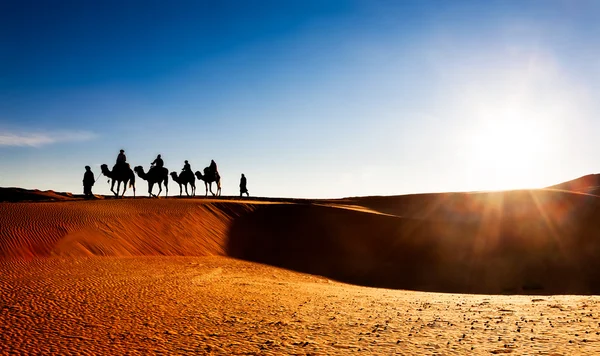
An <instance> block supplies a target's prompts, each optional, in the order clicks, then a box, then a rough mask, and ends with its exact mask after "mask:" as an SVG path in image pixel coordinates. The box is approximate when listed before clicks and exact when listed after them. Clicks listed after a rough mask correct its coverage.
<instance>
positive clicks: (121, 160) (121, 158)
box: [117, 150, 127, 164]
mask: <svg viewBox="0 0 600 356" xmlns="http://www.w3.org/2000/svg"><path fill="white" fill-rule="evenodd" d="M125 163H127V156H125V150H121V151H119V155H118V156H117V164H125Z"/></svg>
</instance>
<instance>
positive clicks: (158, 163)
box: [150, 155, 165, 168]
mask: <svg viewBox="0 0 600 356" xmlns="http://www.w3.org/2000/svg"><path fill="white" fill-rule="evenodd" d="M150 165H151V166H153V167H157V168H162V167H164V166H165V162H164V161H163V160H162V158H161V157H160V155H158V156H156V159H155V160H154V161H152V163H150Z"/></svg>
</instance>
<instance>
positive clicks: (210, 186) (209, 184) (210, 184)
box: [208, 182, 216, 197]
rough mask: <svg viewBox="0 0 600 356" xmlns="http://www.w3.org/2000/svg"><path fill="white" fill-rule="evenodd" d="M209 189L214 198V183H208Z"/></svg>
mask: <svg viewBox="0 0 600 356" xmlns="http://www.w3.org/2000/svg"><path fill="white" fill-rule="evenodd" d="M208 187H209V188H210V194H212V195H213V197H214V196H215V195H216V194H215V193H213V191H212V182H210V183H208Z"/></svg>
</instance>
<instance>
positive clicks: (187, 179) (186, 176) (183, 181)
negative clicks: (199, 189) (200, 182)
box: [171, 161, 196, 196]
mask: <svg viewBox="0 0 600 356" xmlns="http://www.w3.org/2000/svg"><path fill="white" fill-rule="evenodd" d="M186 162H187V161H186ZM171 178H172V179H173V181H175V183H177V184H179V196H182V194H183V193H182V186H184V187H185V194H186V195H187V196H189V195H190V193H188V188H187V185H188V183H189V184H190V186H191V187H192V196H194V195H196V177H194V173H193V172H192V171H183V172H181V174H180V175H179V176H177V172H171Z"/></svg>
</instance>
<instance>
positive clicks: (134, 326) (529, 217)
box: [0, 190, 600, 355]
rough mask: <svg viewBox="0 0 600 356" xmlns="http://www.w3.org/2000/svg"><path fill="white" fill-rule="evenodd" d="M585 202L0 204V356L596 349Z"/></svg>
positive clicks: (598, 245) (475, 196) (595, 286)
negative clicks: (17, 355) (37, 355)
mask: <svg viewBox="0 0 600 356" xmlns="http://www.w3.org/2000/svg"><path fill="white" fill-rule="evenodd" d="M54 194H56V195H57V196H62V195H60V194H57V193H54ZM24 196H25V195H24ZM30 196H31V195H27V196H26V197H25V198H23V199H24V200H34V199H31V198H30ZM49 198H50V199H54V196H53V195H52V196H50V197H49ZM599 199H600V198H599V197H596V196H593V195H587V194H578V193H570V192H566V191H558V190H533V191H512V192H491V193H444V194H421V195H408V196H398V197H364V198H347V199H339V200H319V201H310V200H293V199H288V200H286V199H272V200H270V199H261V200H232V199H230V200H228V199H216V200H210V199H173V198H169V199H105V200H93V201H83V200H79V199H77V197H68V196H67V197H66V199H63V200H67V201H55V202H47V201H46V202H16V203H8V202H7V203H0V329H2V330H0V354H9V353H11V352H22V353H27V352H28V353H61V354H65V353H89V354H99V353H112V354H122V353H127V352H130V353H134V354H137V353H140V354H145V353H155V352H167V353H174V354H183V353H189V354H222V355H228V354H340V355H342V354H348V353H354V352H364V353H366V354H385V355H387V354H395V353H400V354H466V353H474V354H490V353H492V354H494V353H496V354H498V353H514V354H540V353H541V354H546V355H547V354H552V353H555V354H564V355H567V354H597V353H598V345H597V344H596V342H598V341H600V336H599V334H598V333H599V332H600V328H599V326H600V321H599V320H598V318H599V316H600V306H599V304H598V302H599V301H600V298H599V297H596V296H555V295H554V296H550V295H552V294H581V295H589V294H598V293H599V292H600V273H599V271H600V258H598V256H600V240H598V238H597V236H600V223H598V222H600V204H599V203H600V201H599ZM4 200H11V199H4ZM12 200H18V199H12ZM228 256H229V257H228ZM231 257H235V258H236V259H233V258H231ZM243 260H246V261H243ZM257 262H258V263H257ZM278 267H283V268H284V269H282V268H278ZM294 271H296V272H294ZM300 272H306V273H310V274H303V273H300ZM336 280H337V281H336ZM338 281H340V282H338ZM342 282H348V283H352V284H345V283H342ZM366 286H376V287H388V288H394V289H383V288H370V287H366ZM403 289H412V290H417V291H406V290H403ZM433 292H449V293H433ZM450 293H462V294H450ZM465 293H486V294H465ZM489 294H496V295H489ZM502 294H525V295H521V296H515V295H502ZM534 294H535V295H537V296H532V295H534Z"/></svg>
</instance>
